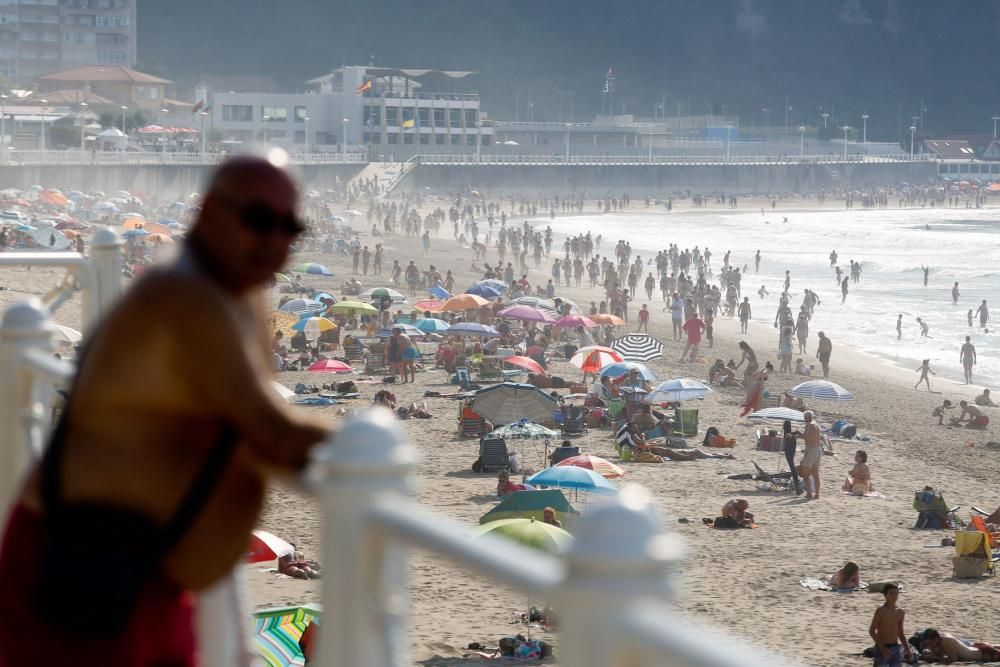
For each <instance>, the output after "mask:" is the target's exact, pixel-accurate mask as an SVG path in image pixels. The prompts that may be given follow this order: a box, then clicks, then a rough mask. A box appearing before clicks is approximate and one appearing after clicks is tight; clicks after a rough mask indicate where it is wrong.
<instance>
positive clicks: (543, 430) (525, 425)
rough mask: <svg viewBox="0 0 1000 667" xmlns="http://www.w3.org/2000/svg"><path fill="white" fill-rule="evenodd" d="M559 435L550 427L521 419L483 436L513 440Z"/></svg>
mask: <svg viewBox="0 0 1000 667" xmlns="http://www.w3.org/2000/svg"><path fill="white" fill-rule="evenodd" d="M557 435H559V432H558V431H553V430H552V429H550V428H547V427H545V426H542V425H541V424H536V423H535V422H531V421H528V420H527V419H521V420H520V421H516V422H514V423H512V424H507V425H506V426H501V427H499V428H495V429H493V430H492V431H490V432H489V433H487V434H486V435H485V436H483V437H485V438H495V439H500V438H503V439H504V440H511V439H523V438H554V437H556V436H557Z"/></svg>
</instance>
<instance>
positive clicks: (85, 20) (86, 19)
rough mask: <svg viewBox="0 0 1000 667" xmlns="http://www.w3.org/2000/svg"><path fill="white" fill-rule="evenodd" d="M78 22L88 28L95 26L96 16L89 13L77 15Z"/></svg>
mask: <svg viewBox="0 0 1000 667" xmlns="http://www.w3.org/2000/svg"><path fill="white" fill-rule="evenodd" d="M76 22H77V24H78V25H82V26H84V27H87V28H93V27H94V17H93V16H92V15H90V14H87V15H85V16H77V17H76Z"/></svg>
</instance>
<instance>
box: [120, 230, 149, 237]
mask: <svg viewBox="0 0 1000 667" xmlns="http://www.w3.org/2000/svg"><path fill="white" fill-rule="evenodd" d="M138 236H149V232H147V231H146V230H145V229H129V230H128V231H126V232H124V233H123V234H122V238H123V239H131V238H135V237H138Z"/></svg>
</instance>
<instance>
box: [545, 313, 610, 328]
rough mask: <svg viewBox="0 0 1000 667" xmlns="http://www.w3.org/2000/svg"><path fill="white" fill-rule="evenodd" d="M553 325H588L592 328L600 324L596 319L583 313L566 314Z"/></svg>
mask: <svg viewBox="0 0 1000 667" xmlns="http://www.w3.org/2000/svg"><path fill="white" fill-rule="evenodd" d="M552 326H555V327H563V328H569V327H586V328H588V329H590V328H593V327H596V326H599V325H598V324H597V322H595V321H594V320H592V319H590V318H589V317H585V316H583V315H564V316H563V317H561V318H559V319H558V320H556V323H555V324H553V325H552Z"/></svg>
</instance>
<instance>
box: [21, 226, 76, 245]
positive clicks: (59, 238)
mask: <svg viewBox="0 0 1000 667" xmlns="http://www.w3.org/2000/svg"><path fill="white" fill-rule="evenodd" d="M27 234H28V235H29V236H30V237H31V238H32V240H33V241H34V242H35V245H37V246H38V247H39V248H44V249H45V250H66V249H68V248H69V246H70V242H69V239H68V238H66V237H65V236H64V235H63V233H62V232H60V231H59V230H58V229H55V228H52V227H49V228H47V229H36V228H34V227H32V228H31V231H29V232H27Z"/></svg>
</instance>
